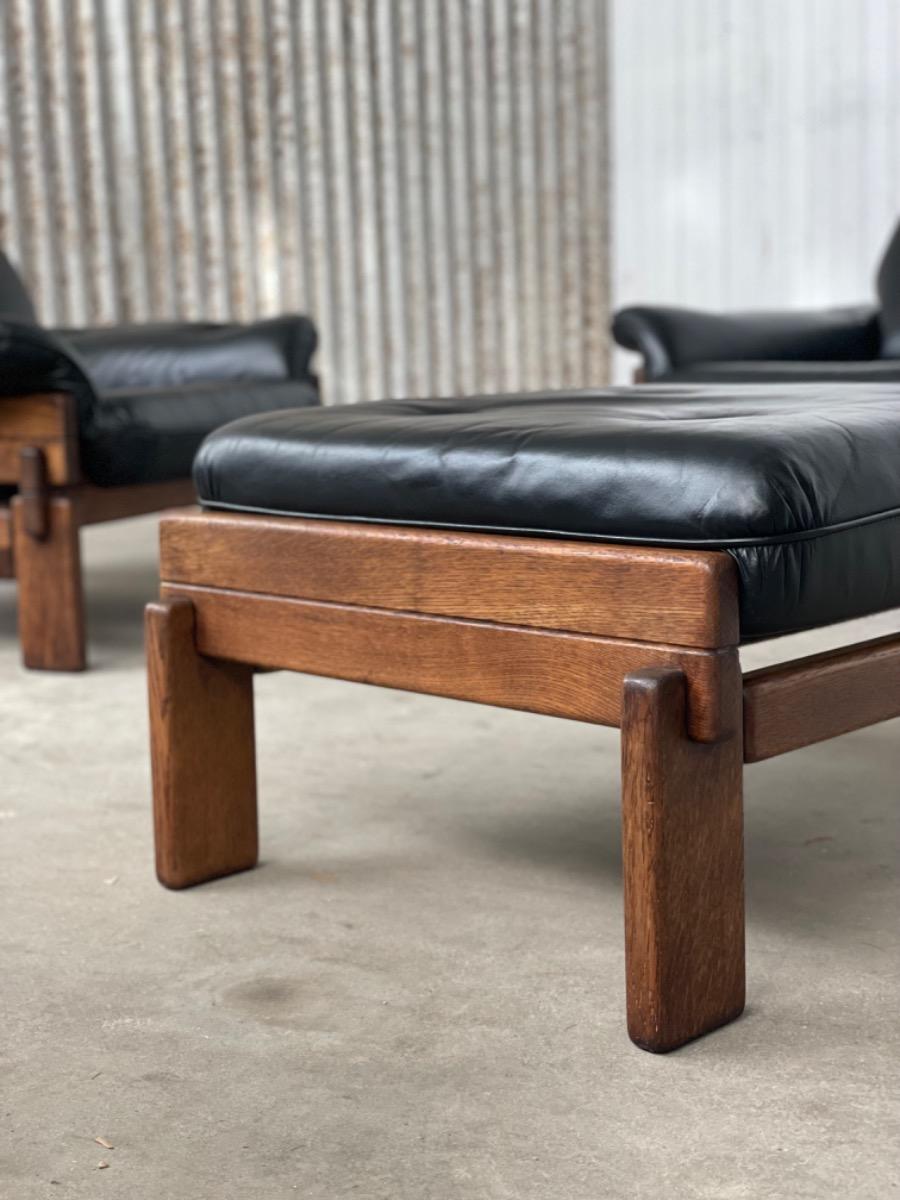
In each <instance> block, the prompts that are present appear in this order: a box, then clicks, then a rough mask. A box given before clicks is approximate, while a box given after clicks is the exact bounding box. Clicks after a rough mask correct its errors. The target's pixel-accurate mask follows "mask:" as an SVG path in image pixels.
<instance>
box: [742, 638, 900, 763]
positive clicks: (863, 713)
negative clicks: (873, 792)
mask: <svg viewBox="0 0 900 1200" xmlns="http://www.w3.org/2000/svg"><path fill="white" fill-rule="evenodd" d="M891 717H900V635H897V634H891V635H889V636H888V637H882V638H875V639H874V640H872V641H869V642H862V643H859V644H858V645H855V646H847V647H843V648H841V649H838V650H829V651H826V652H825V653H823V654H813V655H810V656H809V657H808V658H801V659H796V660H795V661H793V662H788V663H780V664H779V665H777V666H774V667H763V668H762V669H760V670H758V671H750V672H748V673H747V674H746V675H745V676H744V759H745V761H746V762H760V761H761V760H762V759H765V758H772V757H774V756H775V755H776V754H785V753H787V752H788V751H789V750H797V749H799V748H800V747H801V746H809V745H811V744H812V743H814V742H821V741H825V740H826V739H827V738H833V737H837V736H838V735H839V734H842V733H850V732H851V731H852V730H854V729H862V728H863V727H864V726H866V725H874V724H876V723H877V722H878V721H887V720H889V719H890V718H891Z"/></svg>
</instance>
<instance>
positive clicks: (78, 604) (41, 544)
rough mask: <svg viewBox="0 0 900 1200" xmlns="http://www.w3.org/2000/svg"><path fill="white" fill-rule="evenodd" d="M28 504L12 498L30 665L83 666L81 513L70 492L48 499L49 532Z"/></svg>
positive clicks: (23, 637) (23, 640)
mask: <svg viewBox="0 0 900 1200" xmlns="http://www.w3.org/2000/svg"><path fill="white" fill-rule="evenodd" d="M28 512H29V510H28V508H27V506H26V503H25V501H23V499H22V498H21V497H20V496H14V497H13V500H12V520H13V559H14V562H15V572H16V579H17V581H18V598H19V642H20V645H21V647H22V660H23V662H24V664H25V666H26V667H30V668H31V669H32V670H38V671H83V670H84V668H85V666H86V656H85V632H84V597H83V593H82V587H81V547H80V539H79V531H78V530H79V527H78V513H77V510H76V506H75V505H74V504H73V502H72V501H71V500H70V499H68V498H67V497H64V496H57V497H55V498H53V499H51V500H49V501H48V503H47V506H46V522H45V527H44V532H43V535H42V536H40V535H39V534H37V533H35V532H32V531H31V530H30V528H29V521H28Z"/></svg>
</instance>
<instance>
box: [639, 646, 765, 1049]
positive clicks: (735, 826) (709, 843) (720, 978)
mask: <svg viewBox="0 0 900 1200" xmlns="http://www.w3.org/2000/svg"><path fill="white" fill-rule="evenodd" d="M722 687H723V704H724V706H725V708H726V709H727V710H728V711H729V713H730V715H731V717H732V727H733V732H732V733H731V734H730V736H727V737H725V738H723V739H722V741H720V742H719V743H717V744H714V745H701V744H700V743H698V742H695V741H692V740H691V739H690V738H689V737H688V735H687V727H686V721H685V700H686V680H685V678H684V675H683V674H682V673H681V672H680V671H678V670H672V669H666V668H662V669H660V668H655V669H650V670H645V671H642V672H640V673H639V674H634V675H630V676H629V677H628V678H627V679H626V680H625V686H624V692H625V696H624V703H623V712H622V821H623V826H622V839H623V865H624V886H625V963H626V981H627V1007H628V1032H629V1035H630V1037H631V1039H632V1041H634V1042H635V1043H636V1044H637V1045H638V1046H640V1047H642V1048H643V1049H645V1050H651V1051H654V1052H665V1051H668V1050H674V1049H675V1048H677V1047H678V1046H680V1045H683V1044H684V1043H685V1042H688V1041H690V1040H691V1039H693V1038H696V1037H699V1036H700V1035H701V1034H704V1033H708V1032H710V1031H711V1030H713V1029H716V1028H717V1027H718V1026H720V1025H724V1024H725V1023H726V1022H728V1021H731V1020H733V1019H734V1018H735V1017H737V1016H739V1015H740V1013H741V1012H742V1011H743V1007H744V885H743V878H744V854H743V815H742V814H743V808H742V762H743V756H742V752H741V732H740V703H741V691H740V671H739V668H738V666H737V664H736V663H735V664H734V667H733V670H732V672H731V677H730V679H725V680H723V683H722Z"/></svg>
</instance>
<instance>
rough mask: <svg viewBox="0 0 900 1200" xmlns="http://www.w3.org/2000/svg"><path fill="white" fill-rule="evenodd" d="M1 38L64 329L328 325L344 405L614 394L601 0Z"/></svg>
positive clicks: (67, 11) (410, 4)
mask: <svg viewBox="0 0 900 1200" xmlns="http://www.w3.org/2000/svg"><path fill="white" fill-rule="evenodd" d="M871 2H874V0H871ZM0 20H2V23H3V32H4V37H3V39H2V42H0V231H2V239H3V244H4V247H5V248H6V249H7V250H8V251H9V252H10V253H11V255H12V256H13V258H15V259H17V260H18V261H19V262H20V263H21V265H22V266H23V269H24V271H25V273H26V275H27V277H28V282H29V284H30V285H31V286H32V288H33V289H34V291H35V293H36V297H37V300H38V302H39V304H40V306H41V309H42V312H43V315H44V316H45V317H46V318H47V319H48V320H49V321H52V322H57V323H60V324H66V323H70V324H81V323H84V322H88V321H91V322H97V321H113V320H143V319H148V318H167V317H183V318H195V317H205V318H210V319H224V318H229V317H231V318H236V319H249V318H251V317H253V316H255V315H263V314H267V313H271V312H276V311H282V310H294V311H307V312H309V313H310V314H311V315H312V316H313V318H314V320H315V321H316V323H317V325H318V326H319V330H320V337H321V351H320V355H319V360H318V368H319V371H320V373H321V375H322V377H323V383H324V389H325V395H326V398H327V400H328V401H329V402H352V401H356V400H360V399H371V398H376V397H380V396H386V395H395V396H413V395H427V394H432V395H438V394H448V393H450V394H473V393H477V392H484V391H492V390H498V389H516V388H536V387H541V386H550V385H559V384H562V383H569V384H582V383H597V382H600V381H601V379H602V377H603V374H604V372H605V370H606V361H607V342H606V333H605V327H606V310H607V304H606V290H607V265H606V264H607V254H606V232H607V227H606V163H605V150H606V138H605V122H606V109H605V45H604V30H605V5H604V3H602V2H599V0H434V2H433V3H427V4H423V3H421V2H420V0H141V3H131V2H130V0H5V3H3V5H2V10H0Z"/></svg>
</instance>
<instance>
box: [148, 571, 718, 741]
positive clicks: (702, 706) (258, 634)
mask: <svg viewBox="0 0 900 1200" xmlns="http://www.w3.org/2000/svg"><path fill="white" fill-rule="evenodd" d="M162 595H163V597H168V598H172V597H176V596H182V597H185V598H187V599H190V601H191V602H192V604H193V605H194V608H195V610H196V615H197V633H196V639H197V648H198V650H199V651H200V653H201V654H205V655H209V656H210V657H212V658H222V659H230V660H232V661H236V662H243V663H247V664H251V665H253V666H257V667H266V668H276V669H278V668H281V669H285V670H291V671H302V672H306V673H308V674H312V675H326V676H330V677H333V678H337V679H349V680H355V681H357V682H361V683H374V684H379V685H381V686H384V687H394V688H401V689H404V690H407V691H413V692H425V693H428V694H431V695H436V696H450V697H453V698H455V699H459V700H472V701H476V702H478V703H481V704H492V705H499V706H500V707H505V708H516V709H524V710H526V711H529V712H536V713H544V714H547V715H550V716H558V717H569V718H572V719H574V720H578V721H591V722H595V723H597V724H601V725H618V724H619V721H620V716H621V708H622V679H623V678H624V676H625V675H627V674H628V673H629V672H630V671H637V670H640V669H641V668H643V667H647V666H660V665H662V666H676V667H679V668H680V669H681V670H683V671H684V674H685V677H686V679H687V687H688V697H689V700H688V704H689V717H688V725H689V728H690V730H691V734H692V736H694V737H696V738H697V739H698V740H700V741H710V740H715V739H716V738H717V737H719V736H720V734H721V732H722V711H721V705H720V696H721V679H722V675H723V672H724V673H727V674H729V676H730V673H731V671H732V670H733V664H734V663H735V662H736V661H737V652H736V651H735V650H734V649H726V650H720V651H702V650H694V649H690V648H685V647H679V646H663V645H657V644H654V643H649V642H631V641H625V640H617V639H610V638H598V637H593V636H591V635H588V634H574V633H559V632H554V631H549V630H538V629H530V628H527V627H524V626H502V625H490V624H486V623H484V622H477V621H461V620H456V619H451V618H445V617H430V616H423V615H420V614H414V613H402V612H401V613H397V612H387V611H385V610H383V609H373V608H360V607H351V606H348V605H340V604H320V603H315V602H312V601H306V600H288V599H284V598H282V597H276V596H261V595H258V594H255V593H249V592H231V591H224V590H218V589H213V588H197V587H190V586H186V585H184V584H169V583H166V584H163V586H162Z"/></svg>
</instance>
